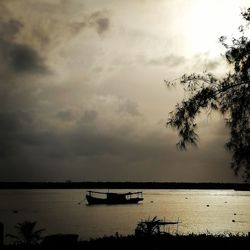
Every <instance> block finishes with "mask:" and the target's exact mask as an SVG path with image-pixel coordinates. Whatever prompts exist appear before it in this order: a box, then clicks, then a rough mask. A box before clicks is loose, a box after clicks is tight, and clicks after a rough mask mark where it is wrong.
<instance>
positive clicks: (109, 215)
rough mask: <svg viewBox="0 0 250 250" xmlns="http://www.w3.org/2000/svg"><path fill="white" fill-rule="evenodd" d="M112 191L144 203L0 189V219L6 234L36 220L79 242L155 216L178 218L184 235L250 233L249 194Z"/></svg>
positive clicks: (80, 194)
mask: <svg viewBox="0 0 250 250" xmlns="http://www.w3.org/2000/svg"><path fill="white" fill-rule="evenodd" d="M95 191H98V190H97V189H95ZM102 191H107V190H102ZM112 191H117V192H126V191H143V194H144V201H143V203H142V204H138V205H136V204H131V205H95V206H88V205H86V200H84V201H83V199H84V195H85V193H86V190H55V189H53V190H1V191H0V200H1V203H0V221H1V222H3V223H4V225H5V233H14V232H15V231H14V226H15V225H16V223H18V222H22V221H24V220H29V221H37V222H38V228H46V231H45V233H44V234H45V235H46V234H54V233H77V234H79V238H80V239H89V238H96V237H102V236H104V235H114V234H115V233H116V232H118V233H119V234H122V235H128V234H133V233H134V229H135V227H136V225H137V222H138V221H140V220H141V219H147V218H153V217H154V216H157V217H158V218H161V219H164V218H165V219H166V220H173V221H176V220H178V219H179V220H180V221H181V223H180V224H179V226H178V233H183V234H186V233H206V232H209V233H226V232H229V233H233V234H235V233H247V232H249V231H250V209H249V208H250V192H245V191H234V190H149V189H145V190H112ZM110 192H111V190H110ZM81 201H83V202H81ZM80 202H81V203H80ZM6 240H7V239H6Z"/></svg>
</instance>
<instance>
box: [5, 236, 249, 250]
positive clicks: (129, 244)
mask: <svg viewBox="0 0 250 250" xmlns="http://www.w3.org/2000/svg"><path fill="white" fill-rule="evenodd" d="M48 237H49V239H50V240H47V241H46V240H44V241H42V242H41V243H39V244H34V245H28V244H17V245H14V244H11V245H3V246H2V249H4V250H12V249H13V250H18V249H31V250H32V249H34V250H36V249H37V250H40V249H41V250H45V249H72V250H73V249H75V250H80V249H85V250H88V249H93V250H95V249H143V250H147V249H150V250H151V249H154V250H158V249H170V248H171V249H181V247H185V249H210V250H211V249H217V248H218V247H223V249H239V248H241V247H242V248H243V247H245V246H247V245H249V243H250V236H249V234H248V235H240V234H237V235H228V234H218V235H213V234H209V233H207V234H204V233H202V234H188V235H179V234H175V235H173V234H168V233H166V234H157V235H141V236H137V235H127V236H122V235H119V234H116V235H112V236H103V237H101V238H96V239H89V240H84V241H81V240H78V235H77V234H65V235H61V234H58V235H51V236H48ZM45 238H46V237H45Z"/></svg>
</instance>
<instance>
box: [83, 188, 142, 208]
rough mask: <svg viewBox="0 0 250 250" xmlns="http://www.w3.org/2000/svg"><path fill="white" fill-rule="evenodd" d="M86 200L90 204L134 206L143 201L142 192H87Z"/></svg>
mask: <svg viewBox="0 0 250 250" xmlns="http://www.w3.org/2000/svg"><path fill="white" fill-rule="evenodd" d="M86 199H87V201H88V204H89V205H92V204H108V205H109V204H136V203H139V202H140V201H143V193H142V192H127V193H111V192H97V191H87V194H86Z"/></svg>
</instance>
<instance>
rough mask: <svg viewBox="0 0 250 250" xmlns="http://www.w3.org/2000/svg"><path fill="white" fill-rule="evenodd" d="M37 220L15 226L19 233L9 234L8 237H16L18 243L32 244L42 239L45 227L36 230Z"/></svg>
mask: <svg viewBox="0 0 250 250" xmlns="http://www.w3.org/2000/svg"><path fill="white" fill-rule="evenodd" d="M36 224H37V222H36V221H35V222H30V221H24V222H22V223H18V224H17V226H16V227H15V228H16V230H17V235H13V234H7V236H8V237H11V238H13V239H15V243H16V244H26V245H32V244H37V243H39V241H40V240H41V234H42V232H43V231H44V230H45V229H39V230H35V227H36Z"/></svg>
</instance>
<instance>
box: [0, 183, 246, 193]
mask: <svg viewBox="0 0 250 250" xmlns="http://www.w3.org/2000/svg"><path fill="white" fill-rule="evenodd" d="M0 189H235V190H244V191H250V183H190V182H71V181H67V182H0Z"/></svg>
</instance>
